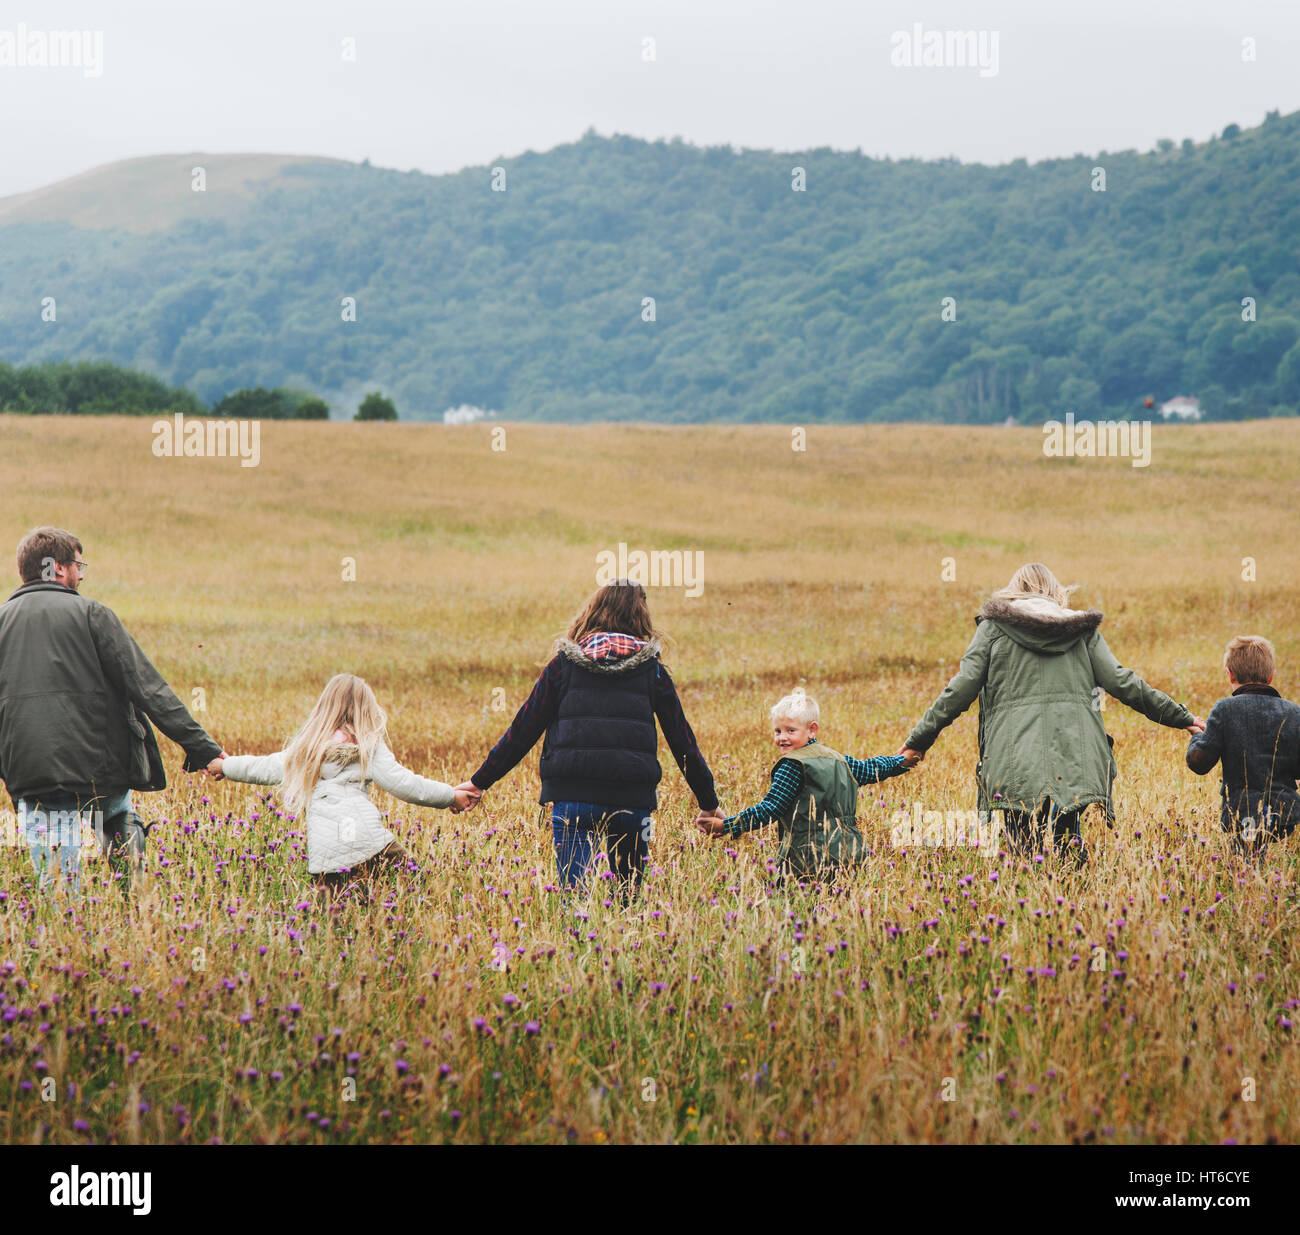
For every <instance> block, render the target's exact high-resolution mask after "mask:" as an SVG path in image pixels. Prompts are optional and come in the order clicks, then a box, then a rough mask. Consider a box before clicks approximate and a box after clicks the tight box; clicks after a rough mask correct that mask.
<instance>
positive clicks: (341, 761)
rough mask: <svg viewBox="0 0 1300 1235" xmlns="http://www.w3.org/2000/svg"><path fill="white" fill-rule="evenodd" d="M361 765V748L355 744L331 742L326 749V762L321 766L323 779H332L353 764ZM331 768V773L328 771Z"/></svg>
mask: <svg viewBox="0 0 1300 1235" xmlns="http://www.w3.org/2000/svg"><path fill="white" fill-rule="evenodd" d="M354 763H355V764H358V765H359V764H360V763H361V747H359V746H358V745H357V744H356V743H355V742H331V743H330V744H329V745H328V746H326V747H325V761H324V762H323V763H322V764H321V777H322V778H323V779H325V780H329V779H332V778H333V777H335V776H337V775H339V773H341V772H343V771H346V770H347V769H348V768H350V767H351V766H352V765H353V764H354ZM326 768H330V771H328V772H327V771H326V770H325V769H326Z"/></svg>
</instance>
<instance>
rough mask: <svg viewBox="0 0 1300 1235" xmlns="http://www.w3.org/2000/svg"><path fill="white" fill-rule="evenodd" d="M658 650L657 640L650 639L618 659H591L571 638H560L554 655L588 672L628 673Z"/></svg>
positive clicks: (556, 642)
mask: <svg viewBox="0 0 1300 1235" xmlns="http://www.w3.org/2000/svg"><path fill="white" fill-rule="evenodd" d="M659 650H660V649H659V640H658V639H651V640H649V641H648V642H647V643H646V645H645V647H643V648H642V649H641V650H640V651H639V652H633V653H632V655H631V656H624V657H622V658H621V659H619V660H614V659H607V660H592V658H591V657H590V656H588V655H587V653H586V652H584V651H583V650H582V648H581V647H580V646H579V645H578V644H576V643H575V642H574V641H573V640H572V639H569V638H562V639H557V640H556V641H555V652H556V655H558V656H563V657H565V659H567V660H571V661H573V663H574V664H575V665H577V666H578V667H579V668H582V669H586V670H587V672H588V673H628V672H630V671H631V670H633V669H637V668H640V666H641V665H644V664H645V663H646V661H648V660H654V658H655V657H656V656H658V655H659Z"/></svg>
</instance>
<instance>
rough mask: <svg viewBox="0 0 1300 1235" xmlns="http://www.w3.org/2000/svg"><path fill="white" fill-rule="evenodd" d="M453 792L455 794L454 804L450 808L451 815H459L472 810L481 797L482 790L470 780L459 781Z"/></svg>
mask: <svg viewBox="0 0 1300 1235" xmlns="http://www.w3.org/2000/svg"><path fill="white" fill-rule="evenodd" d="M454 792H455V794H456V804H455V805H454V806H453V807H452V808H451V809H452V813H453V814H459V813H460V812H461V811H463V810H473V809H474V807H476V806H477V805H478V803H479V799H480V798H481V797H482V796H483V790H482V789H480V788H479V787H478V786H477V785H476V784H475V783H474V782H473V781H472V780H465V781H461V783H460V784H459V785H457V786H456V788H455V790H454Z"/></svg>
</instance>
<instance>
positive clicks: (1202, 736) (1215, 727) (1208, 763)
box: [1187, 708, 1223, 776]
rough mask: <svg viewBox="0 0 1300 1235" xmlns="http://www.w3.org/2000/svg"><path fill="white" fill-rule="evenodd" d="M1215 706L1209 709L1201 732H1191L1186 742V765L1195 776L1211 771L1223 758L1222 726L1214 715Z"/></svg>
mask: <svg viewBox="0 0 1300 1235" xmlns="http://www.w3.org/2000/svg"><path fill="white" fill-rule="evenodd" d="M1216 711H1217V708H1211V709H1210V715H1209V717H1208V718H1207V719H1206V722H1205V731H1204V732H1203V733H1194V734H1192V740H1191V741H1190V742H1188V743H1187V766H1188V767H1189V768H1191V769H1192V771H1193V772H1195V773H1196V775H1197V776H1204V775H1205V774H1206V773H1207V772H1209V771H1212V770H1213V768H1214V765H1215V764H1216V763H1218V762H1219V760H1220V759H1222V758H1223V726H1222V725H1221V724H1220V723H1219V719H1218V717H1217V716H1216V715H1215V712H1216Z"/></svg>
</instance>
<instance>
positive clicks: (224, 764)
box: [221, 750, 284, 785]
mask: <svg viewBox="0 0 1300 1235" xmlns="http://www.w3.org/2000/svg"><path fill="white" fill-rule="evenodd" d="M221 774H222V775H223V776H224V777H225V778H226V779H227V780H238V781H243V782H244V783H245V784H248V785H278V784H280V783H281V782H282V781H283V780H284V751H282V750H277V751H276V752H275V754H273V755H229V756H227V757H226V758H225V759H223V760H222V761H221Z"/></svg>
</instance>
